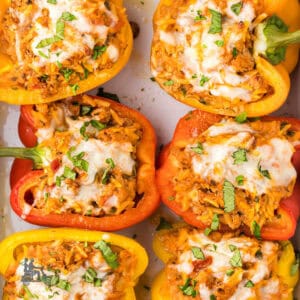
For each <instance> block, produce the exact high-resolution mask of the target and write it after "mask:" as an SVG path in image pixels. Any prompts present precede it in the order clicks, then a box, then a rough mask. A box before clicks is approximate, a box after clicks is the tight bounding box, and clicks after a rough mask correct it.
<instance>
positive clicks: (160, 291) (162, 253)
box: [151, 223, 299, 300]
mask: <svg viewBox="0 0 300 300" xmlns="http://www.w3.org/2000/svg"><path fill="white" fill-rule="evenodd" d="M181 227H186V224H184V223H177V224H173V229H163V230H160V231H158V232H157V233H156V234H155V236H154V239H153V250H154V252H155V254H156V255H157V256H158V257H159V259H160V260H161V261H162V262H163V263H164V264H167V263H168V262H169V261H171V260H172V259H174V257H173V256H172V255H171V254H170V253H169V252H167V250H166V248H165V247H164V245H163V243H162V240H161V237H162V236H163V235H165V234H167V233H168V231H170V230H180V228H181ZM179 243H180V242H179ZM280 247H281V249H282V251H281V254H280V258H279V260H278V261H277V264H276V267H275V272H276V274H277V275H278V276H279V277H280V280H281V281H282V282H283V283H285V284H286V285H287V286H288V290H289V294H288V297H287V298H285V300H292V299H293V290H294V288H295V286H296V284H297V282H298V279H299V270H298V268H299V266H298V264H295V261H296V256H295V252H294V248H293V245H292V244H291V242H290V241H284V242H280ZM293 266H295V268H296V269H295V270H294V271H293V273H292V272H291V270H292V267H293ZM166 281H167V274H166V272H165V269H163V270H162V271H160V272H159V273H158V274H157V275H156V277H155V279H154V281H153V283H152V288H151V295H152V299H153V300H171V299H172V298H171V295H170V294H169V290H168V289H166ZM188 298H191V299H193V298H192V297H187V299H188ZM184 299H186V298H184ZM282 299H283V298H282Z"/></svg>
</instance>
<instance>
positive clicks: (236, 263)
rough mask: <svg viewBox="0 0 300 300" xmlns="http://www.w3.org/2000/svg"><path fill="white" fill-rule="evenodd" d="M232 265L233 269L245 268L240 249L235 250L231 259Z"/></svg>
mask: <svg viewBox="0 0 300 300" xmlns="http://www.w3.org/2000/svg"><path fill="white" fill-rule="evenodd" d="M229 262H230V264H231V265H232V266H233V267H240V268H241V267H242V266H243V262H242V257H241V253H240V251H239V250H238V249H236V250H234V253H233V256H232V258H231V259H230V261H229Z"/></svg>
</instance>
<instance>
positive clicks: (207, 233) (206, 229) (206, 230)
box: [204, 228, 213, 236]
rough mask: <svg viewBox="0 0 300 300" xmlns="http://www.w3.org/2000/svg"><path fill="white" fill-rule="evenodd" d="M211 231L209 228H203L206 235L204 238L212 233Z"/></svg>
mask: <svg viewBox="0 0 300 300" xmlns="http://www.w3.org/2000/svg"><path fill="white" fill-rule="evenodd" d="M212 231H213V230H212V229H211V228H205V229H204V234H205V235H206V236H209V235H210V234H211V233H212Z"/></svg>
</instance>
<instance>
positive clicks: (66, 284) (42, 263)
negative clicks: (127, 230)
mask: <svg viewBox="0 0 300 300" xmlns="http://www.w3.org/2000/svg"><path fill="white" fill-rule="evenodd" d="M0 255H1V262H0V273H1V275H3V276H4V278H5V285H4V289H3V300H14V299H28V300H29V299H53V300H62V299H74V300H75V299H82V300H91V299H105V300H113V299H120V300H121V299H122V300H135V299H136V297H135V293H134V289H133V287H134V286H135V284H136V283H137V281H138V278H139V276H140V275H141V274H142V273H143V272H144V271H145V269H146V267H147V264H148V257H147V254H146V251H145V249H144V248H143V247H142V246H140V245H139V244H138V243H137V242H135V241H134V240H132V239H129V238H126V237H124V236H120V235H116V234H111V233H102V232H96V231H85V230H75V229H63V228H62V229H42V230H32V231H27V232H26V231H25V232H19V233H16V234H13V235H11V236H10V237H7V238H6V239H5V240H4V241H2V242H1V243H0Z"/></svg>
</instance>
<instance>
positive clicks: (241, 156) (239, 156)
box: [232, 149, 248, 165]
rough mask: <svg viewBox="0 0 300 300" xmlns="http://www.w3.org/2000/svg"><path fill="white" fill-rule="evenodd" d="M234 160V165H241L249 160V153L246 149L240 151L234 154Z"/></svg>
mask: <svg viewBox="0 0 300 300" xmlns="http://www.w3.org/2000/svg"><path fill="white" fill-rule="evenodd" d="M232 158H233V159H234V163H233V164H234V165H240V164H242V163H243V162H245V161H248V160H247V151H246V149H239V150H237V151H235V152H233V153H232Z"/></svg>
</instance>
